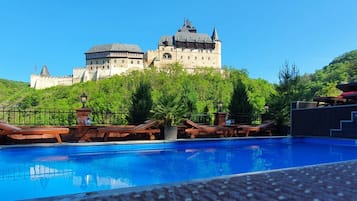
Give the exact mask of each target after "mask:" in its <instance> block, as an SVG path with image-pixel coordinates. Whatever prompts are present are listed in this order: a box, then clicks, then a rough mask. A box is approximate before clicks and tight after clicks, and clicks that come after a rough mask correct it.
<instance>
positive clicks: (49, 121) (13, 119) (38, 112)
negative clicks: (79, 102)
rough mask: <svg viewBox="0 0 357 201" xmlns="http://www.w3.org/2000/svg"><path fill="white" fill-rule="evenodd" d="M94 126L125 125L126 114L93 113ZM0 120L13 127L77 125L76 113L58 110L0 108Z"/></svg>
mask: <svg viewBox="0 0 357 201" xmlns="http://www.w3.org/2000/svg"><path fill="white" fill-rule="evenodd" d="M90 117H91V121H92V124H94V125H106V124H113V125H120V124H127V121H126V119H127V118H126V117H127V114H124V113H121V112H111V111H107V112H98V111H93V112H92V113H91V115H90ZM0 120H3V121H6V122H7V123H9V124H13V125H29V126H30V125H31V126H32V125H33V126H44V125H50V126H74V125H76V124H77V118H76V111H75V110H74V109H73V110H59V109H26V110H21V109H19V108H10V109H8V108H6V109H5V108H0Z"/></svg>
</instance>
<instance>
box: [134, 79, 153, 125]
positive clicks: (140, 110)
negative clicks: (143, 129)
mask: <svg viewBox="0 0 357 201" xmlns="http://www.w3.org/2000/svg"><path fill="white" fill-rule="evenodd" d="M131 102H132V104H131V107H130V108H129V122H130V123H131V124H141V123H143V122H144V121H145V120H147V119H148V117H149V116H150V110H151V107H152V103H153V101H152V97H151V86H150V84H149V83H147V82H143V81H141V82H140V83H139V86H138V87H137V89H136V90H135V92H134V93H133V94H132V96H131Z"/></svg>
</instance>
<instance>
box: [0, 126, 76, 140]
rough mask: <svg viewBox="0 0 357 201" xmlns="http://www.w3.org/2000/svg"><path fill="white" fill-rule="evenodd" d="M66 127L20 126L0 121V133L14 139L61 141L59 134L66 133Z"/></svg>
mask: <svg viewBox="0 0 357 201" xmlns="http://www.w3.org/2000/svg"><path fill="white" fill-rule="evenodd" d="M68 133H69V129H68V128H60V127H35V128H20V127H17V126H13V125H10V124H7V123H5V122H0V135H6V136H8V137H9V138H12V139H16V140H25V139H51V138H56V139H57V142H58V143H62V139H61V134H68Z"/></svg>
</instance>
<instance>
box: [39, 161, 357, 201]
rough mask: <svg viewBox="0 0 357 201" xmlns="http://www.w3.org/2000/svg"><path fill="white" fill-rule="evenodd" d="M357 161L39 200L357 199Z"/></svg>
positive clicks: (319, 200)
mask: <svg viewBox="0 0 357 201" xmlns="http://www.w3.org/2000/svg"><path fill="white" fill-rule="evenodd" d="M356 187H357V160H354V161H348V162H340V163H332V164H327V165H315V166H308V167H302V168H292V169H285V170H276V171H269V172H262V173H255V174H244V175H236V176H229V177H222V178H218V179H213V180H204V181H197V182H190V183H181V184H174V185H160V186H152V187H139V188H129V189H118V190H110V191H102V192H91V193H81V194H75V195H68V196H60V197H51V198H45V199H39V200H106V201H111V200H118V201H120V200H122V201H124V200H125V201H129V200H130V201H131V200H134V201H136V200H137V201H143V200H153V201H154V200H170V201H171V200H172V201H174V200H182V201H193V200H197V201H219V200H225V201H234V200H311V201H325V200H344V201H346V200H357V188H356Z"/></svg>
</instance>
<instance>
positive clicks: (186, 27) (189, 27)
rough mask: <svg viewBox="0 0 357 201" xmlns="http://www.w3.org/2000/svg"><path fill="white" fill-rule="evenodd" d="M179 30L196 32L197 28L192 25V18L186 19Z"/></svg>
mask: <svg viewBox="0 0 357 201" xmlns="http://www.w3.org/2000/svg"><path fill="white" fill-rule="evenodd" d="M178 31H179V32H191V33H196V32H197V29H196V27H194V26H193V25H192V23H191V22H190V20H188V19H186V20H185V21H184V23H183V25H182V27H181V29H179V30H178Z"/></svg>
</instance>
